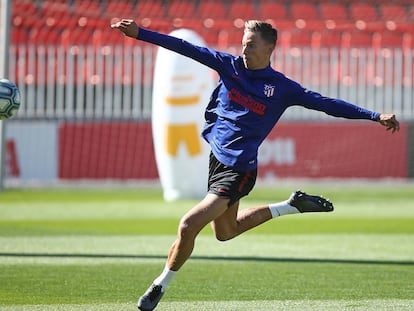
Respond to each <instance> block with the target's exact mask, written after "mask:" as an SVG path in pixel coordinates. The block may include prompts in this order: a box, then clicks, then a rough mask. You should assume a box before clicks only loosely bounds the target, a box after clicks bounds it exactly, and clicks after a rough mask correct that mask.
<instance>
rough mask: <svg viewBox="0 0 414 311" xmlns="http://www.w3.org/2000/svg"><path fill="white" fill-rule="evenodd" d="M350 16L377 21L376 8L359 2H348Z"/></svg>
mask: <svg viewBox="0 0 414 311" xmlns="http://www.w3.org/2000/svg"><path fill="white" fill-rule="evenodd" d="M349 10H350V18H352V19H354V20H363V21H374V22H376V21H378V14H377V10H376V8H375V6H374V5H372V4H367V3H360V2H350V3H349Z"/></svg>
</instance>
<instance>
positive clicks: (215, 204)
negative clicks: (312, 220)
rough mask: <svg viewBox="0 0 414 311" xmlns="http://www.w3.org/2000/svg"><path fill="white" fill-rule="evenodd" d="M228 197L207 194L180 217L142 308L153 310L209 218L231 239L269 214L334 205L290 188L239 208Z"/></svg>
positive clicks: (220, 236) (330, 208)
mask: <svg viewBox="0 0 414 311" xmlns="http://www.w3.org/2000/svg"><path fill="white" fill-rule="evenodd" d="M228 202H229V199H225V198H221V197H219V196H217V195H215V194H208V195H207V196H206V197H205V198H204V200H203V201H201V202H200V203H199V204H197V205H196V206H195V207H193V208H192V209H191V210H190V211H189V212H188V213H187V214H186V215H184V217H183V218H182V219H181V221H180V225H179V228H178V237H177V240H176V241H175V242H174V243H173V244H172V246H171V248H170V251H169V254H168V260H167V264H166V266H165V269H164V271H163V272H162V274H161V275H160V276H159V277H158V278H157V279H155V280H154V283H153V284H152V285H151V286H150V288H149V289H148V290H147V291H146V292H145V293H144V295H143V296H141V298H140V299H139V301H138V308H139V309H140V310H142V311H152V310H153V309H154V308H155V307H156V306H157V304H158V302H159V301H160V299H161V298H162V296H163V294H164V292H165V290H166V288H167V287H168V284H169V282H170V281H171V280H172V278H173V277H174V275H175V273H176V271H178V270H179V269H180V268H181V267H182V265H183V264H184V263H185V262H186V261H187V259H188V258H189V257H190V255H191V253H192V251H193V249H194V243H195V239H196V237H197V235H198V234H199V232H200V231H201V229H203V228H204V227H205V226H206V225H207V224H208V223H210V222H211V225H212V228H213V230H214V233H215V235H216V238H217V239H218V240H220V241H226V240H229V239H232V238H234V237H236V236H238V235H240V234H241V233H243V232H245V231H247V230H250V229H252V228H254V227H256V226H258V225H260V224H262V223H264V222H266V221H268V220H270V219H272V218H275V217H279V216H283V215H287V214H295V213H305V212H330V211H333V205H332V203H331V202H329V201H328V200H326V199H324V198H322V197H320V196H313V195H308V194H306V193H304V192H301V191H296V192H293V193H292V195H291V196H290V198H289V199H288V200H286V201H283V202H279V203H275V204H270V205H264V206H259V207H253V208H249V209H245V210H242V211H239V210H238V209H239V201H237V202H235V203H234V204H232V205H231V206H228Z"/></svg>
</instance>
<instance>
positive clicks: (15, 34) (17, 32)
mask: <svg viewBox="0 0 414 311" xmlns="http://www.w3.org/2000/svg"><path fill="white" fill-rule="evenodd" d="M28 41H29V34H28V32H27V31H26V29H25V28H20V27H19V28H18V27H12V29H11V34H10V42H11V43H12V44H16V45H19V44H27V42H28Z"/></svg>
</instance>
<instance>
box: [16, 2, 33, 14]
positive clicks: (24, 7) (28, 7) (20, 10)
mask: <svg viewBox="0 0 414 311" xmlns="http://www.w3.org/2000/svg"><path fill="white" fill-rule="evenodd" d="M11 3H12V7H11V14H12V16H16V15H19V16H36V15H37V7H36V4H35V2H34V1H11Z"/></svg>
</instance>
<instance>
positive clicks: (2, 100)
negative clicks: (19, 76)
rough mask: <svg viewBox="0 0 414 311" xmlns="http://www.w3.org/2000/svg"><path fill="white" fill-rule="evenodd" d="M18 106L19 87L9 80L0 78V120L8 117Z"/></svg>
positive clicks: (12, 114) (15, 111) (13, 113)
mask: <svg viewBox="0 0 414 311" xmlns="http://www.w3.org/2000/svg"><path fill="white" fill-rule="evenodd" d="M19 108H20V91H19V88H18V87H17V85H16V84H15V83H13V82H12V81H10V80H7V79H0V120H6V119H10V118H11V117H13V116H14V115H15V114H16V113H17V111H18V110H19Z"/></svg>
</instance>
